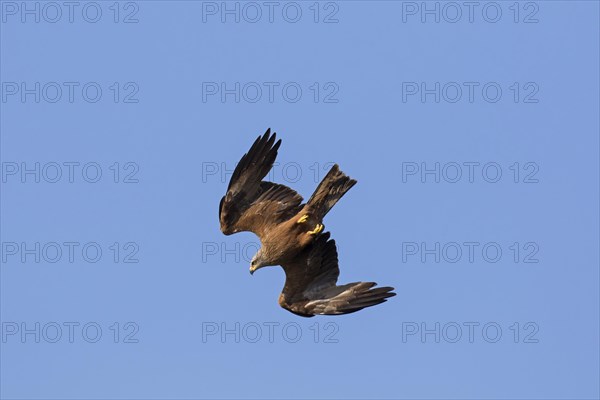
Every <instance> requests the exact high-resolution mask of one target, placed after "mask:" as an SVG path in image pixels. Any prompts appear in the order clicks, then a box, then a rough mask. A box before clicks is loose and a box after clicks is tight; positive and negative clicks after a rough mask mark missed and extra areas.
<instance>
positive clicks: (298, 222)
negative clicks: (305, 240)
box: [296, 214, 308, 224]
mask: <svg viewBox="0 0 600 400" xmlns="http://www.w3.org/2000/svg"><path fill="white" fill-rule="evenodd" d="M307 219H308V214H305V215H303V216H302V217H301V218H300V219H299V220H298V221H296V223H297V224H301V223H303V222H306V220H307Z"/></svg>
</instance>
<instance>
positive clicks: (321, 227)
mask: <svg viewBox="0 0 600 400" xmlns="http://www.w3.org/2000/svg"><path fill="white" fill-rule="evenodd" d="M322 230H323V225H322V224H317V225H316V226H315V229H313V230H312V231H308V232H306V233H308V234H309V235H316V234H317V233H320V232H321V231H322Z"/></svg>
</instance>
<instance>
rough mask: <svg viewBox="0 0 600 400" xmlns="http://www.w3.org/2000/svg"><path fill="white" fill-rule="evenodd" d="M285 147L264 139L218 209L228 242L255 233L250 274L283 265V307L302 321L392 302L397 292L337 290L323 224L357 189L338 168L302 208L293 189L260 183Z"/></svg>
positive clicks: (367, 287) (356, 286)
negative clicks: (257, 240) (257, 243)
mask: <svg viewBox="0 0 600 400" xmlns="http://www.w3.org/2000/svg"><path fill="white" fill-rule="evenodd" d="M280 145H281V139H280V140H279V141H277V142H276V143H275V133H273V135H271V130H270V129H268V130H267V132H266V133H265V134H264V135H263V136H262V137H261V136H259V137H258V138H257V139H256V141H255V142H254V144H253V145H252V147H251V148H250V150H249V151H248V153H246V154H244V156H243V157H242V159H241V160H240V162H239V163H238V165H237V166H236V168H235V170H234V171H233V175H232V177H231V181H230V182H229V186H228V188H227V193H226V194H225V196H223V198H222V199H221V204H220V205H219V219H220V222H221V231H222V232H223V233H224V234H225V235H231V234H233V233H237V232H242V231H250V232H254V233H255V234H256V235H258V237H259V238H260V241H261V245H262V247H261V248H260V249H259V250H258V252H257V253H256V255H255V256H254V257H253V258H252V263H251V266H250V273H251V274H253V273H254V271H256V270H257V269H259V268H262V267H265V266H271V265H281V266H282V267H283V269H284V271H285V275H286V280H285V286H284V288H283V291H282V292H281V295H280V296H279V305H280V306H281V307H283V308H285V309H286V310H288V311H290V312H292V313H294V314H297V315H301V316H303V317H312V316H314V315H339V314H349V313H352V312H355V311H358V310H361V309H363V308H365V307H371V306H374V305H376V304H380V303H383V302H385V301H386V298H388V297H392V296H395V295H396V294H395V293H393V292H392V290H394V288H392V287H389V286H386V287H380V288H373V287H374V286H375V285H376V283H374V282H354V283H348V284H345V285H341V286H337V285H336V282H337V279H338V276H339V274H340V270H339V268H338V257H337V250H336V246H335V241H334V240H333V239H329V232H325V233H323V228H324V226H323V217H325V215H326V214H327V213H328V212H329V210H331V208H332V207H333V206H334V205H335V203H337V201H338V200H339V199H340V198H341V197H342V196H343V195H344V194H345V193H346V192H347V191H348V190H350V188H351V187H352V186H354V185H355V184H356V181H355V180H354V179H351V178H350V177H348V176H346V175H345V174H344V173H343V172H342V171H340V169H339V167H338V165H337V164H336V165H334V166H333V167H332V168H331V170H330V171H329V172H328V173H327V175H326V176H325V178H323V180H322V181H321V183H320V184H319V186H318V187H317V189H316V190H315V192H314V193H313V195H312V196H311V198H310V199H309V200H308V202H307V203H306V204H302V197H301V196H300V195H299V194H298V193H296V192H295V191H294V190H292V189H290V188H289V187H287V186H284V185H280V184H277V183H272V182H266V181H262V179H263V178H264V177H265V176H266V175H267V173H268V172H269V170H270V169H271V168H272V166H273V162H274V161H275V158H276V157H277V149H279V146H280Z"/></svg>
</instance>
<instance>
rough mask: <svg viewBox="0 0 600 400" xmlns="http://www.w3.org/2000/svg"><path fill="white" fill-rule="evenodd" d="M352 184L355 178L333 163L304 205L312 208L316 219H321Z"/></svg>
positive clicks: (354, 182) (354, 183)
mask: <svg viewBox="0 0 600 400" xmlns="http://www.w3.org/2000/svg"><path fill="white" fill-rule="evenodd" d="M354 185H356V180H354V179H352V178H350V177H349V176H347V175H346V174H344V173H343V172H342V171H340V167H339V166H338V165H337V164H335V165H334V166H333V167H331V169H330V170H329V172H328V173H327V175H325V177H324V178H323V180H322V181H321V183H319V186H317V189H316V190H315V192H314V193H313V195H312V196H311V197H310V199H309V200H308V202H307V203H306V205H307V207H310V208H311V209H312V210H313V213H314V214H315V215H316V216H317V217H318V219H322V218H323V217H324V216H325V215H326V214H327V213H328V212H329V210H331V208H332V207H333V206H334V205H335V203H337V202H338V201H339V199H341V198H342V196H343V195H344V194H346V192H347V191H348V190H350V188H352V186H354Z"/></svg>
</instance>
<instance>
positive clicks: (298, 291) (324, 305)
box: [279, 232, 396, 317]
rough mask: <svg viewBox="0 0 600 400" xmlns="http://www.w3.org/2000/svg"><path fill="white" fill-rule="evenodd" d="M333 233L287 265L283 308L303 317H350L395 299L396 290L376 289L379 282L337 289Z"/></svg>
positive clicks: (281, 297) (337, 268) (353, 284)
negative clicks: (388, 299) (389, 299)
mask: <svg viewBox="0 0 600 400" xmlns="http://www.w3.org/2000/svg"><path fill="white" fill-rule="evenodd" d="M329 236H330V234H329V232H326V233H323V234H322V235H320V236H319V237H318V238H317V239H316V240H315V241H314V243H313V244H312V245H310V246H308V248H306V249H305V250H304V251H303V252H302V253H300V254H299V256H298V257H296V259H295V260H293V261H292V262H290V263H286V264H284V265H282V266H283V269H284V270H285V275H286V280H285V286H284V288H283V291H282V293H281V296H280V297H279V305H281V306H282V307H283V308H285V309H287V310H289V311H291V312H292V313H294V314H298V315H301V316H303V317H312V316H314V315H339V314H349V313H353V312H356V311H358V310H362V309H363V308H365V307H371V306H374V305H377V304H380V303H383V302H385V301H386V299H387V298H388V297H392V296H395V295H396V293H393V292H392V290H394V288H393V287H389V286H385V287H380V288H374V289H373V287H374V286H376V285H377V284H376V283H375V282H354V283H348V284H346V285H341V286H337V285H336V282H337V279H338V276H339V274H340V270H339V267H338V254H337V249H336V246H335V241H334V240H333V239H331V240H330V239H329Z"/></svg>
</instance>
